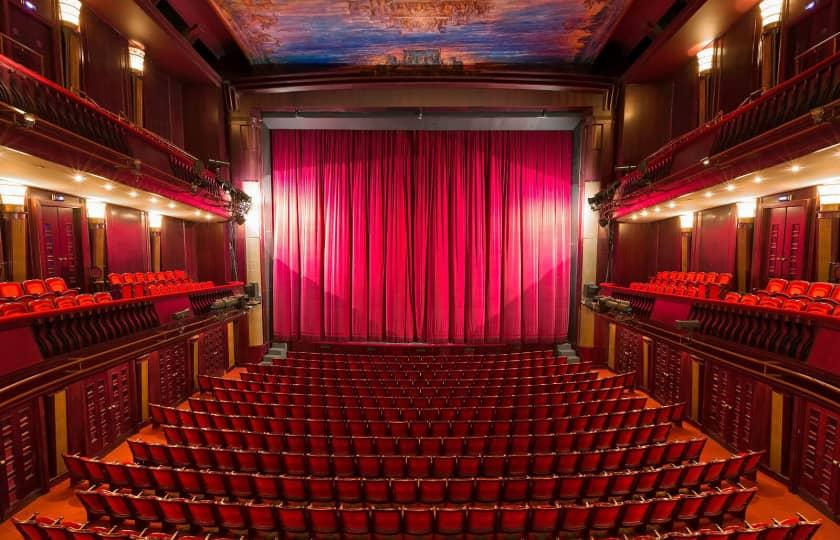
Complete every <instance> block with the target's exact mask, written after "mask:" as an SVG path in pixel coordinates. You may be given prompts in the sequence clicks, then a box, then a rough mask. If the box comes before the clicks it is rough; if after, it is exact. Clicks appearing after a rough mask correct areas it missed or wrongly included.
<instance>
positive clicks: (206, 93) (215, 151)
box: [183, 85, 227, 159]
mask: <svg viewBox="0 0 840 540" xmlns="http://www.w3.org/2000/svg"><path fill="white" fill-rule="evenodd" d="M183 96H184V100H183V102H184V109H183V115H184V118H185V119H187V120H186V121H185V122H184V148H185V149H186V150H187V152H190V153H192V154H193V155H195V156H196V157H198V158H200V159H207V158H213V159H225V158H226V157H227V149H226V147H225V144H224V141H225V136H224V133H225V131H226V129H225V125H224V122H225V120H224V115H223V112H222V111H223V110H222V94H221V90H220V89H219V88H216V87H213V86H197V85H185V86H184V88H183Z"/></svg>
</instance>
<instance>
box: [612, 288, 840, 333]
mask: <svg viewBox="0 0 840 540" xmlns="http://www.w3.org/2000/svg"><path fill="white" fill-rule="evenodd" d="M601 287H602V288H604V289H609V290H611V291H616V292H619V293H621V294H626V295H637V296H645V297H650V298H658V297H664V298H671V299H676V300H681V301H683V302H686V303H691V304H692V305H694V304H710V305H712V306H716V307H727V308H732V307H734V308H737V309H743V310H744V311H746V312H747V313H750V312H753V313H765V314H768V315H789V316H794V317H798V318H802V319H806V320H811V321H813V322H817V323H819V325H820V326H822V327H825V328H831V329H832V330H840V318H838V317H833V316H831V315H823V314H821V313H807V312H805V311H788V310H784V309H780V308H774V307H768V306H757V305H755V306H754V305H750V304H735V303H732V302H724V301H723V300H716V299H713V298H699V297H694V296H681V295H678V294H668V293H660V292H651V291H640V290H637V289H630V288H629V287H622V286H619V285H612V284H608V283H604V284H602V285H601Z"/></svg>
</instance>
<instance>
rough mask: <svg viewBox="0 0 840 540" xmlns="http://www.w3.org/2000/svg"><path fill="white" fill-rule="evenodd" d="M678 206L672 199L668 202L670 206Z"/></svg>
mask: <svg viewBox="0 0 840 540" xmlns="http://www.w3.org/2000/svg"><path fill="white" fill-rule="evenodd" d="M676 207H677V203H675V202H674V201H671V202H669V203H668V208H676Z"/></svg>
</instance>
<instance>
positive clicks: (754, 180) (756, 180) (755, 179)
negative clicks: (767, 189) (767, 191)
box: [753, 175, 764, 184]
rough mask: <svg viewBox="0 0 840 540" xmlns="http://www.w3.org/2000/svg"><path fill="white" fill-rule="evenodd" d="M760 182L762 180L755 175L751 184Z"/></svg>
mask: <svg viewBox="0 0 840 540" xmlns="http://www.w3.org/2000/svg"><path fill="white" fill-rule="evenodd" d="M762 180H764V178H762V177H761V176H759V175H755V178H754V179H753V182H755V183H756V184H760V183H761V181H762Z"/></svg>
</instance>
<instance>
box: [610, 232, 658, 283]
mask: <svg viewBox="0 0 840 540" xmlns="http://www.w3.org/2000/svg"><path fill="white" fill-rule="evenodd" d="M655 267H656V226H655V225H654V224H650V223H619V224H618V232H617V236H616V241H615V253H614V254H613V276H612V281H614V282H616V283H620V284H628V283H630V282H631V281H647V280H648V277H650V275H651V274H652V273H653V272H654V268H655Z"/></svg>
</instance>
